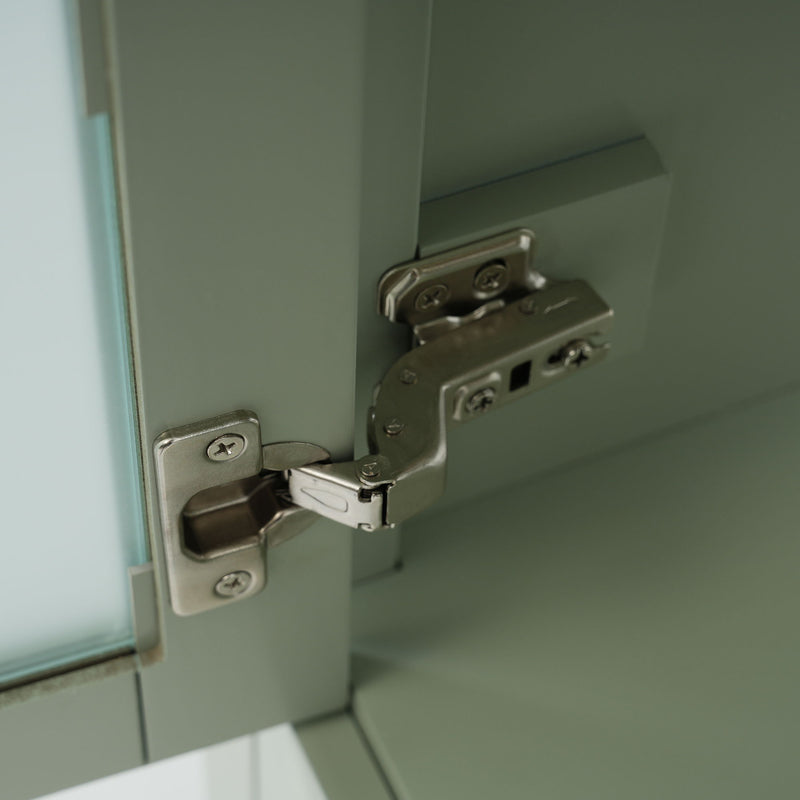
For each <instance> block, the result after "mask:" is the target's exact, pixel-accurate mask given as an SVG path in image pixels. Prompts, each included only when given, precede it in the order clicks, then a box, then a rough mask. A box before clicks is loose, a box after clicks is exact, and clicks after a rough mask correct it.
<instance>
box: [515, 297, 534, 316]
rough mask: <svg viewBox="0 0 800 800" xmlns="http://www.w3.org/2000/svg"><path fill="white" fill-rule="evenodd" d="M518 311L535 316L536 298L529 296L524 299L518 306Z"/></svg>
mask: <svg viewBox="0 0 800 800" xmlns="http://www.w3.org/2000/svg"><path fill="white" fill-rule="evenodd" d="M519 310H520V311H521V312H522V313H523V314H535V313H536V298H535V297H534V296H533V295H529V296H528V297H526V298H525V299H524V300H523V301H522V302H521V303H520V304H519Z"/></svg>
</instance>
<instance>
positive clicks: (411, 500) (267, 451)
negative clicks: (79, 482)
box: [155, 229, 613, 614]
mask: <svg viewBox="0 0 800 800" xmlns="http://www.w3.org/2000/svg"><path fill="white" fill-rule="evenodd" d="M534 245H535V237H534V234H533V233H532V232H531V231H529V230H524V229H521V230H515V231H511V232H509V233H506V234H502V235H500V236H494V237H492V238H490V239H485V240H482V241H480V242H475V243H473V244H470V245H468V246H466V247H461V248H458V249H456V250H451V251H448V252H446V253H441V254H439V255H436V256H433V257H431V258H427V259H424V260H421V261H415V262H411V263H409V264H404V265H401V266H399V267H395V268H393V269H391V270H389V271H388V272H387V273H386V274H385V275H384V276H383V278H382V279H381V281H380V284H379V287H378V294H379V310H380V312H381V313H382V314H383V315H385V316H386V317H388V318H389V319H390V320H392V321H393V322H400V323H403V324H406V325H408V326H409V327H410V328H411V330H412V331H413V339H414V341H413V344H414V346H413V347H412V348H411V349H410V350H409V351H408V352H407V353H405V354H404V355H403V356H401V358H399V359H398V360H397V361H396V362H395V363H394V364H393V365H392V366H391V368H390V369H389V370H388V372H387V373H386V375H385V376H384V378H383V380H382V381H381V383H380V384H379V385H378V387H377V388H376V390H375V395H374V402H373V407H372V408H371V409H370V414H369V420H368V434H369V450H370V452H369V454H368V455H366V456H364V457H362V458H360V459H358V460H354V461H346V462H336V463H331V459H330V456H329V454H328V453H327V452H326V451H325V450H323V449H322V448H319V447H316V446H315V445H310V444H306V443H297V442H290V443H278V444H272V445H269V444H268V445H266V446H264V447H262V445H261V437H260V428H259V423H258V418H257V417H256V415H255V414H253V413H252V412H247V411H238V412H234V413H233V414H227V415H224V416H222V417H217V418H215V419H213V420H207V421H204V422H201V423H196V424H193V425H188V426H184V427H182V428H178V429H175V430H171V431H166V432H165V433H164V434H162V435H161V436H160V437H159V438H158V440H157V442H156V445H155V450H156V467H157V474H158V481H159V489H160V494H161V516H162V524H163V528H164V542H165V553H166V561H167V570H168V573H169V582H170V593H171V599H172V605H173V608H174V609H175V611H176V612H177V613H179V614H193V613H196V612H198V611H202V610H205V609H207V608H211V607H214V606H216V605H221V604H223V603H228V602H230V601H231V600H232V599H240V598H243V597H248V596H250V595H252V594H255V593H256V592H257V591H260V589H261V588H263V586H264V584H265V581H266V568H265V565H264V564H265V554H266V549H267V548H268V547H269V546H275V545H277V544H279V543H281V542H283V541H286V540H287V539H288V538H291V537H292V536H294V535H295V534H296V533H299V532H300V531H301V530H303V529H304V528H305V527H307V526H308V525H309V524H310V523H311V522H312V521H313V520H314V519H316V518H317V516H318V515H319V516H324V517H328V518H330V519H333V520H336V521H337V522H341V523H343V524H345V525H348V526H350V527H354V528H360V529H363V530H378V529H381V528H387V527H394V526H395V525H397V524H398V523H400V522H403V521H404V520H406V519H408V518H409V517H411V516H413V515H414V514H416V513H418V512H419V511H421V510H423V509H424V508H427V507H428V506H430V505H431V504H432V503H433V502H434V501H435V500H436V499H437V498H438V497H439V496H440V495H441V494H442V492H443V491H444V486H445V464H446V460H447V440H446V434H447V430H448V428H450V427H451V426H453V425H459V424H461V423H463V422H467V421H469V420H471V419H475V418H476V417H479V416H483V415H484V414H485V413H487V412H488V411H490V410H493V409H495V408H499V407H500V406H503V405H505V404H506V403H509V402H511V401H512V400H516V399H517V398H519V397H522V396H524V395H526V394H529V393H530V392H533V391H536V390H537V389H541V388H544V387H545V386H549V385H550V384H552V383H555V382H556V381H559V380H562V379H563V378H565V377H567V376H569V375H570V374H573V373H574V372H576V371H577V370H579V369H583V368H584V367H585V365H587V364H592V363H596V362H598V361H600V360H601V359H602V358H603V357H604V356H605V355H606V353H607V350H608V346H609V345H608V341H607V336H608V333H609V331H610V327H611V322H612V318H613V312H612V310H611V309H610V308H609V306H608V305H607V304H606V303H605V302H604V301H603V300H602V299H601V298H600V297H599V296H598V295H597V294H596V293H595V292H594V290H593V289H592V288H591V287H590V286H589V285H588V284H586V283H585V282H583V281H580V280H575V281H558V282H555V281H548V280H547V279H546V278H545V277H544V276H542V275H540V274H539V273H538V272H536V271H535V270H534V268H533V255H534Z"/></svg>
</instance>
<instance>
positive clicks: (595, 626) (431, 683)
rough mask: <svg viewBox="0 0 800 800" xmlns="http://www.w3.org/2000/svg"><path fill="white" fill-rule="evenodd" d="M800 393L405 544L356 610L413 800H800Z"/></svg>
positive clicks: (379, 706) (498, 498) (513, 494)
mask: <svg viewBox="0 0 800 800" xmlns="http://www.w3.org/2000/svg"><path fill="white" fill-rule="evenodd" d="M799 430H800V392H797V391H795V392H794V393H790V394H784V395H782V396H778V397H776V398H773V399H771V400H769V401H766V402H763V403H760V404H754V405H750V406H746V407H742V408H739V409H737V410H736V411H734V412H730V413H727V414H724V415H719V416H717V417H715V418H712V419H707V420H705V421H703V422H702V423H699V424H695V425H690V426H685V427H682V428H681V429H679V430H674V431H672V432H669V433H667V434H664V435H661V436H658V437H653V438H650V439H648V440H647V441H646V442H642V443H640V444H638V445H636V446H634V447H630V448H627V449H625V450H622V451H620V452H618V453H615V454H612V455H608V456H604V457H601V458H596V459H592V460H587V461H586V462H584V463H583V464H581V465H578V466H576V467H573V468H571V469H566V470H562V471H560V472H559V473H556V474H552V475H550V476H547V477H544V478H541V479H539V480H538V481H536V482H535V483H531V484H528V485H525V486H518V487H516V488H514V489H510V490H508V491H506V492H503V493H498V494H496V495H495V496H494V497H491V498H486V497H485V498H481V499H478V500H475V501H474V502H473V503H471V504H468V505H465V506H464V507H463V508H461V509H459V510H457V511H455V510H451V511H448V512H446V513H444V514H439V515H437V516H435V517H431V518H429V519H427V520H424V521H420V522H419V523H418V524H414V525H411V524H410V525H408V526H407V527H406V537H405V541H404V548H405V550H406V551H407V554H408V557H407V559H406V567H405V569H404V570H403V571H402V572H400V573H396V574H395V575H394V576H393V577H391V578H387V579H386V580H383V581H376V582H372V583H370V584H366V585H364V586H363V587H360V588H359V589H358V590H357V592H356V595H355V598H354V610H355V633H356V645H355V649H356V652H357V654H358V655H359V661H358V662H357V663H356V666H355V668H354V678H355V681H356V694H355V711H356V714H357V716H358V718H359V720H360V721H361V723H362V725H363V727H364V729H365V731H366V732H367V734H368V736H369V738H370V741H371V743H372V745H373V747H374V749H375V751H376V753H377V754H378V756H379V758H380V761H381V763H382V765H383V767H384V769H385V771H386V772H387V774H388V775H389V777H390V779H391V782H392V785H393V787H394V789H395V791H396V792H397V795H398V797H400V798H402V800H428V798H439V797H459V798H463V799H464V800H471V799H472V798H476V799H477V798H480V799H481V800H484V798H485V797H486V796H487V795H488V794H491V793H500V794H501V795H502V796H503V797H504V798H508V799H509V800H517V798H519V799H520V800H522V798H525V799H526V800H527V798H531V797H558V798H560V800H572V798H575V800H578V799H579V798H580V799H581V800H583V798H586V797H592V798H596V799H597V800H604V799H605V798H608V799H609V800H626V799H627V798H631V800H634V798H635V800H639V799H640V798H642V797H647V798H652V799H653V800H660V799H661V798H663V799H664V800H674V798H697V799H698V800H699V799H700V798H703V800H716V799H717V798H719V800H737V799H738V798H741V800H750V798H753V797H770V798H787V800H788V798H792V797H796V796H797V793H798V790H800V763H799V762H798V760H797V743H798V741H800V694H798V692H797V674H798V669H800V635H799V634H798V628H797V624H796V622H797V620H796V617H797V607H798V600H799V599H800V596H799V595H800V590H798V582H797V563H798V560H799V559H800V539H799V538H798V536H797V530H798V525H799V524H800V510H798V505H797V475H798V474H800V449H798V447H797V435H796V434H797V431H799Z"/></svg>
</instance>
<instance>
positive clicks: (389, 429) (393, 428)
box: [383, 417, 406, 436]
mask: <svg viewBox="0 0 800 800" xmlns="http://www.w3.org/2000/svg"><path fill="white" fill-rule="evenodd" d="M405 427H406V424H405V422H403V420H401V419H398V418H397V417H393V418H392V419H390V420H389V421H388V422H386V423H385V424H384V426H383V432H384V433H385V434H386V435H387V436H399V435H400V434H401V433H402V432H403V431H404V430H405Z"/></svg>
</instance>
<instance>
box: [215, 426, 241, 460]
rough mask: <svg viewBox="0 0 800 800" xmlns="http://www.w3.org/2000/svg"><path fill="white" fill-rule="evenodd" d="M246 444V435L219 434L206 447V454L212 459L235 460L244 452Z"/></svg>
mask: <svg viewBox="0 0 800 800" xmlns="http://www.w3.org/2000/svg"><path fill="white" fill-rule="evenodd" d="M245 444H246V442H245V438H244V436H239V434H238V433H226V434H225V435H224V436H218V437H217V438H216V439H214V441H213V442H211V444H210V445H209V446H208V447H206V455H207V456H208V457H209V458H210V459H211V460H212V461H233V459H234V458H238V457H239V456H240V455H241V454H242V453H244V447H245Z"/></svg>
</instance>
